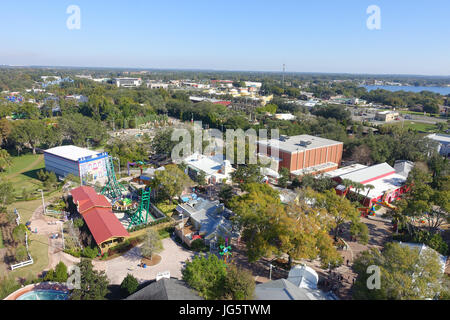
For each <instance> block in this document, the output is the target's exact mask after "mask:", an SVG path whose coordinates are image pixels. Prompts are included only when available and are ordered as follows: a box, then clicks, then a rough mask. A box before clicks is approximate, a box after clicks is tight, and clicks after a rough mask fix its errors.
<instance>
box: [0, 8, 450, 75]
mask: <svg viewBox="0 0 450 320" xmlns="http://www.w3.org/2000/svg"><path fill="white" fill-rule="evenodd" d="M69 5H78V6H79V7H80V9H81V29H80V30H69V29H68V28H67V27H66V20H67V19H68V17H69V14H67V13H66V9H67V7H68V6H69ZM369 5H378V6H379V7H380V9H381V30H369V29H368V28H367V27H366V20H367V18H368V17H369V15H368V14H367V13H366V9H367V7H368V6H369ZM449 13H450V1H448V0H433V1H416V0H387V1H380V0H369V1H366V0H340V1H337V0H316V1H301V0H292V1H283V0H279V1H275V0H273V1H266V0H246V1H235V0H228V1H218V0H165V1H161V0H160V1H153V0H148V1H137V0H128V1H115V0H109V1H104V0H96V1H83V0H70V1H65V0H40V1H36V0H30V1H21V0H15V1H8V3H6V1H1V3H0V39H1V40H2V44H1V45H0V64H10V65H52V66H88V67H129V68H131V67H133V68H182V69H216V70H257V71H280V70H281V68H282V65H283V63H284V64H286V70H287V71H298V72H343V73H377V74H379V73H389V74H394V73H395V74H399V73H401V74H426V75H450V19H449V17H448V15H449Z"/></svg>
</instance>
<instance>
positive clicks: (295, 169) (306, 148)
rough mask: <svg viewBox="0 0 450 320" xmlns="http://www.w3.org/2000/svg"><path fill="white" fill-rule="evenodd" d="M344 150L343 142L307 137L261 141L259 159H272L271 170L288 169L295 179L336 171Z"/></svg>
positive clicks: (259, 143)
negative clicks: (309, 174)
mask: <svg viewBox="0 0 450 320" xmlns="http://www.w3.org/2000/svg"><path fill="white" fill-rule="evenodd" d="M277 149H278V157H277V156H276V150H277ZM342 151H343V143H342V142H340V141H334V140H330V139H325V138H320V137H315V136H311V135H307V134H303V135H299V136H292V137H286V136H281V137H280V139H277V140H275V139H271V140H260V141H258V152H259V156H260V157H261V158H265V157H266V158H267V157H269V158H270V160H271V169H272V170H274V171H279V170H280V169H281V168H287V169H288V170H289V171H290V172H291V174H292V175H295V176H301V175H304V174H307V173H311V174H317V173H322V172H327V171H331V170H335V169H337V168H338V166H339V164H340V163H341V160H342Z"/></svg>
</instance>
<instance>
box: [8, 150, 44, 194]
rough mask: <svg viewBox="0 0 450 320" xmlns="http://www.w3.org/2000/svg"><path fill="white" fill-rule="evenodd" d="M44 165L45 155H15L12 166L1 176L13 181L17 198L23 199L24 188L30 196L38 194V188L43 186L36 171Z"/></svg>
mask: <svg viewBox="0 0 450 320" xmlns="http://www.w3.org/2000/svg"><path fill="white" fill-rule="evenodd" d="M44 167H45V164H44V156H43V155H33V154H26V155H23V156H19V157H13V158H12V165H11V167H10V168H8V169H7V170H6V172H2V173H0V178H1V179H3V180H7V181H11V182H12V183H13V186H14V195H15V196H16V199H21V197H22V194H23V192H24V191H23V190H24V189H25V192H26V193H27V194H28V195H29V196H30V197H34V196H37V195H38V192H37V190H38V189H41V188H42V182H41V181H39V180H38V179H37V175H36V173H37V172H38V171H39V170H41V169H43V168H44Z"/></svg>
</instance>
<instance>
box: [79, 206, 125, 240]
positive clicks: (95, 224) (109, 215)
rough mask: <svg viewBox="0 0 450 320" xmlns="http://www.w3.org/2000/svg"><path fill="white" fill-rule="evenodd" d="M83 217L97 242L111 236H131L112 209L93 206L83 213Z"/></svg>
mask: <svg viewBox="0 0 450 320" xmlns="http://www.w3.org/2000/svg"><path fill="white" fill-rule="evenodd" d="M83 218H84V221H86V224H87V226H88V228H89V230H90V231H91V233H92V236H93V237H94V239H95V242H96V243H97V244H101V243H102V242H105V241H107V240H109V239H111V238H117V237H129V236H130V235H129V233H128V232H127V230H125V228H124V227H123V225H122V223H120V221H119V219H117V217H116V216H115V215H114V213H113V212H112V211H111V209H107V208H92V209H90V210H88V211H87V212H85V213H84V214H83Z"/></svg>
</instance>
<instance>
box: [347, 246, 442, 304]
mask: <svg viewBox="0 0 450 320" xmlns="http://www.w3.org/2000/svg"><path fill="white" fill-rule="evenodd" d="M369 266H378V267H379V269H380V282H379V283H380V289H372V290H370V289H369V288H368V286H367V282H368V280H369V281H371V279H368V278H369V277H370V276H371V273H368V272H367V268H368V267H369ZM353 270H354V271H355V272H356V273H357V274H358V277H357V279H356V282H355V285H354V286H353V298H354V299H364V300H424V299H434V298H436V297H437V296H438V295H439V293H440V292H441V291H442V289H443V288H442V284H441V280H442V277H443V273H442V271H441V265H440V263H439V258H438V256H437V254H436V252H435V251H433V250H422V252H421V253H419V250H418V249H415V248H409V247H408V246H402V245H400V244H398V243H387V244H386V246H385V248H384V250H383V251H382V252H380V251H379V250H378V249H375V248H371V249H370V250H368V251H363V252H361V253H360V255H359V256H358V257H357V258H356V259H355V261H354V263H353Z"/></svg>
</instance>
